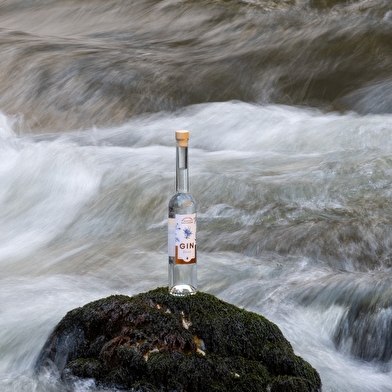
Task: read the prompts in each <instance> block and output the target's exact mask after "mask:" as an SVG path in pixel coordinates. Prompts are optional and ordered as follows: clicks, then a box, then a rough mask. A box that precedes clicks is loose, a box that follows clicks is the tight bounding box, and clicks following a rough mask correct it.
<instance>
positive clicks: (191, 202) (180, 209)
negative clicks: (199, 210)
mask: <svg viewBox="0 0 392 392" xmlns="http://www.w3.org/2000/svg"><path fill="white" fill-rule="evenodd" d="M170 211H171V212H176V213H187V214H189V213H195V212H196V201H195V199H194V198H193V197H192V196H191V195H190V194H189V193H176V194H175V195H174V196H172V197H171V199H170V201H169V212H170Z"/></svg>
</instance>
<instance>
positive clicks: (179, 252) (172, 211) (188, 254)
mask: <svg viewBox="0 0 392 392" xmlns="http://www.w3.org/2000/svg"><path fill="white" fill-rule="evenodd" d="M188 139H189V132H188V131H176V141H177V147H176V194H175V195H174V196H173V197H172V198H171V199H170V201H169V219H168V253H169V292H170V294H172V295H178V296H185V295H191V294H195V293H196V291H197V264H196V202H195V200H194V199H193V197H192V196H191V195H190V194H189V173H188Z"/></svg>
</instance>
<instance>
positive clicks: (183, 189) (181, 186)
mask: <svg viewBox="0 0 392 392" xmlns="http://www.w3.org/2000/svg"><path fill="white" fill-rule="evenodd" d="M188 192H189V175H188V147H180V146H178V145H177V150H176V193H188Z"/></svg>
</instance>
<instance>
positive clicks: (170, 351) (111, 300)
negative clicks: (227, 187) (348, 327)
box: [36, 288, 321, 392]
mask: <svg viewBox="0 0 392 392" xmlns="http://www.w3.org/2000/svg"><path fill="white" fill-rule="evenodd" d="M46 366H55V367H56V368H57V370H58V371H59V372H60V374H62V377H63V380H64V382H67V380H68V381H69V380H71V379H72V378H73V377H75V376H76V377H79V378H93V379H95V382H96V384H97V386H103V387H108V388H116V389H125V390H132V391H135V392H136V391H140V392H141V391H144V392H147V391H154V392H158V391H177V392H199V391H200V392H218V391H222V392H226V391H238V392H240V391H244V392H245V391H246V392H251V391H258V392H260V391H271V392H285V391H290V392H293V391H294V392H295V391H301V392H306V391H319V390H321V381H320V377H319V375H318V373H317V371H316V370H315V369H313V368H312V366H311V365H310V364H309V363H307V362H306V361H304V360H303V359H302V358H300V357H298V356H296V355H295V354H294V351H293V349H292V347H291V345H290V343H289V342H288V341H287V340H286V339H285V338H284V336H283V334H282V333H281V331H280V330H279V328H278V327H277V326H276V325H275V324H273V323H272V322H270V321H268V320H267V319H265V318H264V317H263V316H260V315H257V314H255V313H252V312H248V311H246V310H243V309H240V308H238V307H236V306H234V305H231V304H228V303H226V302H224V301H221V300H219V299H218V298H216V297H214V296H213V295H210V294H206V293H202V292H198V293H197V294H196V295H193V296H189V297H174V296H171V295H169V294H168V290H167V288H158V289H155V290H152V291H149V292H147V293H142V294H138V295H135V296H133V297H127V296H124V295H115V296H110V297H108V298H104V299H101V300H98V301H94V302H91V303H89V304H87V305H85V306H83V307H81V308H77V309H74V310H72V311H70V312H69V313H68V314H67V315H66V316H65V317H64V318H63V319H62V320H61V321H60V323H59V324H58V325H57V326H56V328H55V330H54V331H53V332H52V334H51V336H50V337H49V338H48V340H47V342H46V343H45V345H44V347H43V349H42V350H41V353H40V355H39V358H38V360H37V363H36V368H37V370H40V369H42V368H43V367H46Z"/></svg>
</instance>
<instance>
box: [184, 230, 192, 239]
mask: <svg viewBox="0 0 392 392" xmlns="http://www.w3.org/2000/svg"><path fill="white" fill-rule="evenodd" d="M191 235H192V231H191V229H190V228H189V227H187V228H186V229H184V237H185V239H187V240H188V239H189V238H191Z"/></svg>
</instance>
